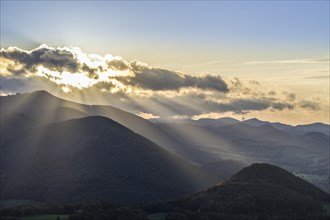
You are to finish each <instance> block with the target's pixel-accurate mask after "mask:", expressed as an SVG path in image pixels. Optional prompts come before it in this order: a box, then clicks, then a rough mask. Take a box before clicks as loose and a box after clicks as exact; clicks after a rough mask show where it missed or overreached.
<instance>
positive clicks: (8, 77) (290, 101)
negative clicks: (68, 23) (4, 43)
mask: <svg viewBox="0 0 330 220" xmlns="http://www.w3.org/2000/svg"><path fill="white" fill-rule="evenodd" d="M0 59H1V64H2V65H1V90H0V92H1V93H2V94H9V93H15V92H24V91H33V90H36V89H48V90H52V91H58V90H59V88H61V89H62V91H64V92H66V93H67V95H71V97H76V98H79V96H80V97H84V100H81V101H84V102H89V103H95V102H96V100H97V101H99V103H98V104H100V103H101V104H110V105H114V106H116V107H119V108H122V109H124V110H127V111H130V112H133V113H136V114H139V115H140V116H141V117H145V118H149V119H151V118H156V117H160V118H162V117H174V116H175V117H184V118H185V117H194V116H196V115H197V116H198V115H207V114H210V113H214V114H216V113H232V114H246V113H254V112H259V111H266V110H267V111H272V112H274V111H287V110H288V111H290V110H295V111H299V109H300V110H301V109H303V110H306V109H308V110H309V111H318V110H319V109H320V108H321V107H322V106H321V104H320V103H321V101H320V100H313V101H308V100H300V99H299V97H297V96H296V94H295V93H293V92H291V91H283V90H281V89H278V88H276V87H275V88H274V87H271V86H265V85H262V83H260V82H258V81H255V80H248V81H242V80H241V79H239V78H236V77H235V78H226V79H223V78H222V77H221V76H219V75H210V74H206V75H205V74H204V75H196V76H193V75H188V74H185V73H181V72H177V71H172V70H167V69H162V68H158V67H153V66H150V65H148V64H145V63H142V62H140V61H136V60H133V61H127V60H125V59H123V58H121V57H118V56H112V55H110V54H107V55H105V56H100V55H97V54H86V53H83V52H82V51H81V50H80V49H79V48H73V47H62V48H52V47H48V46H46V45H42V46H40V47H38V48H36V49H34V50H31V51H26V50H22V49H19V48H17V47H10V48H8V49H1V53H0ZM63 94H65V93H63ZM88 94H93V95H88ZM65 95H66V94H65ZM88 97H90V98H88ZM99 97H102V98H99Z"/></svg>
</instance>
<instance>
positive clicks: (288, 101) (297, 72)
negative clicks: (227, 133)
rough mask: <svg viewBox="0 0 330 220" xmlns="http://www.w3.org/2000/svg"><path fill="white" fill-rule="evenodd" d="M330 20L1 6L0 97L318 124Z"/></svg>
mask: <svg viewBox="0 0 330 220" xmlns="http://www.w3.org/2000/svg"><path fill="white" fill-rule="evenodd" d="M329 20H330V19H329V1H264V2H262V1H154V2H151V1H44V2H42V1H1V48H2V50H1V57H0V58H1V62H2V65H1V66H2V68H1V79H2V80H1V93H2V94H10V93H15V92H28V91H33V90H38V89H47V90H49V91H51V92H53V93H56V94H57V95H59V96H63V97H66V98H71V99H73V100H77V101H81V102H88V103H93V102H97V103H99V104H111V105H115V106H117V107H120V108H123V109H125V110H127V111H130V112H133V113H136V114H140V115H141V116H144V117H160V118H174V119H177V118H185V117H191V118H194V119H197V118H201V117H213V118H217V117H223V116H231V117H235V118H241V117H242V116H244V117H247V118H250V117H258V118H261V119H264V120H270V121H281V122H285V123H291V124H299V123H310V122H315V121H321V122H325V123H329V37H330V36H329ZM40 45H43V46H41V47H40ZM9 47H16V49H13V48H11V49H9ZM32 51H36V52H35V53H32ZM44 53H45V55H43V57H41V56H42V55H40V54H44ZM91 54H94V55H91ZM109 54H111V55H109ZM27 56H28V57H30V58H29V59H27V58H26V57H27ZM36 56H37V57H36ZM22 57H25V59H23V58H22ZM71 58H72V59H71ZM59 61H63V62H59ZM64 61H67V62H64ZM31 62H34V63H31ZM68 62H69V63H68ZM109 63H110V64H109ZM118 63H121V64H122V68H121V69H118ZM71 64H72V65H73V66H74V67H75V68H72V67H73V66H72V65H71ZM83 64H85V68H84V67H83V66H84V65H83ZM13 65H14V66H15V68H13ZM70 65H71V66H70ZM86 66H87V67H89V68H86ZM101 66H102V68H101ZM74 71H75V72H74ZM109 71H112V72H111V74H110V73H109ZM92 72H93V73H92ZM72 73H76V74H72ZM78 73H79V74H78ZM95 74H96V76H95ZM55 76H56V77H55ZM93 77H94V78H93ZM96 78H97V79H96ZM101 85H102V86H101ZM78 94H79V95H78ZM82 94H83V95H82ZM92 94H93V95H92ZM82 96H84V98H83V100H82V98H81V97H82ZM95 96H97V98H95ZM293 97H294V98H293ZM146 106H150V107H149V108H147V107H146ZM173 106H174V107H173Z"/></svg>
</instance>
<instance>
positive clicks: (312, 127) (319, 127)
mask: <svg viewBox="0 0 330 220" xmlns="http://www.w3.org/2000/svg"><path fill="white" fill-rule="evenodd" d="M295 129H297V130H299V131H301V133H303V134H306V133H308V132H320V133H323V134H325V135H328V136H329V135H330V125H327V124H323V123H314V124H307V125H297V126H295Z"/></svg>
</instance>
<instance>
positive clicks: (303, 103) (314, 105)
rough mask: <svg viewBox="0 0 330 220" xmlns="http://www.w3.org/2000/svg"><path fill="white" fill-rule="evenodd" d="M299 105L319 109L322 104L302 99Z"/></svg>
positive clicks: (308, 108) (309, 108)
mask: <svg viewBox="0 0 330 220" xmlns="http://www.w3.org/2000/svg"><path fill="white" fill-rule="evenodd" d="M299 107H300V108H304V109H307V110H319V109H320V104H319V103H317V102H314V101H309V100H302V101H300V103H299Z"/></svg>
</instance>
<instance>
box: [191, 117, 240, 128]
mask: <svg viewBox="0 0 330 220" xmlns="http://www.w3.org/2000/svg"><path fill="white" fill-rule="evenodd" d="M238 122H239V120H237V119H234V118H229V117H223V118H218V119H210V118H202V119H198V120H196V122H195V123H196V124H198V125H202V126H212V127H221V126H225V125H231V124H235V123H238Z"/></svg>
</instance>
